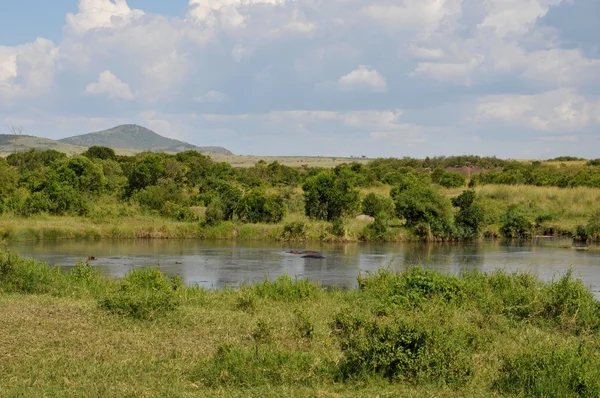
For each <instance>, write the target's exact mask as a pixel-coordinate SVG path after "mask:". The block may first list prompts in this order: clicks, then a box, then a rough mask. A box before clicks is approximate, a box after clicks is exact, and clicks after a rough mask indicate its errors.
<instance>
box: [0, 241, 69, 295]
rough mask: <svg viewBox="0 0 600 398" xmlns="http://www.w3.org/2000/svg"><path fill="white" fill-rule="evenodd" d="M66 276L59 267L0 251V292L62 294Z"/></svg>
mask: <svg viewBox="0 0 600 398" xmlns="http://www.w3.org/2000/svg"><path fill="white" fill-rule="evenodd" d="M63 285H64V275H63V274H62V273H61V271H60V269H59V268H58V267H52V268H50V267H49V266H48V264H46V263H42V262H40V261H36V260H32V259H23V258H21V257H19V255H18V254H14V253H12V252H9V251H0V290H4V291H9V292H18V293H28V294H40V293H42V294H43V293H62V290H63V289H61V287H62V286H63Z"/></svg>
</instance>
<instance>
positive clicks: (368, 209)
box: [362, 193, 394, 217]
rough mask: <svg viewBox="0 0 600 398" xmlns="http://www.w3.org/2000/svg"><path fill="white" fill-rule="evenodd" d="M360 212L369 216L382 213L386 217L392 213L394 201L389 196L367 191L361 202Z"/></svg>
mask: <svg viewBox="0 0 600 398" xmlns="http://www.w3.org/2000/svg"><path fill="white" fill-rule="evenodd" d="M362 212H363V214H366V215H368V216H371V217H375V216H376V215H378V214H381V213H383V214H384V215H386V216H387V217H391V216H393V215H394V201H393V200H392V199H391V198H385V197H383V196H379V195H376V194H374V193H369V194H368V195H367V196H366V197H365V198H364V199H363V202H362Z"/></svg>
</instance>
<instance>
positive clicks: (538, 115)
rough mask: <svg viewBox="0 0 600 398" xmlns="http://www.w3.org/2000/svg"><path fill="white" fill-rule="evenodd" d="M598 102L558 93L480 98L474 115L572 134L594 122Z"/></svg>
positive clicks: (547, 130) (540, 129) (567, 92)
mask: <svg viewBox="0 0 600 398" xmlns="http://www.w3.org/2000/svg"><path fill="white" fill-rule="evenodd" d="M598 111H600V102H598V101H597V100H593V99H586V98H585V97H583V96H581V95H578V94H576V93H575V92H574V91H573V90H570V89H559V90H555V91H550V92H546V93H543V94H534V95H494V96H488V97H484V98H482V99H481V100H480V101H479V103H478V105H477V113H478V115H479V117H480V118H482V119H483V120H499V121H502V122H505V123H508V124H513V125H520V126H524V127H528V128H531V129H533V130H537V131H543V132H558V133H560V132H576V131H579V130H581V129H583V128H585V127H587V126H588V125H589V124H590V123H591V122H593V121H594V118H595V115H597V113H598Z"/></svg>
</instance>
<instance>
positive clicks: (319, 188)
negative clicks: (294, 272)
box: [0, 147, 600, 242]
mask: <svg viewBox="0 0 600 398" xmlns="http://www.w3.org/2000/svg"><path fill="white" fill-rule="evenodd" d="M244 166H245V167H233V166H232V165H231V164H229V163H226V162H219V161H216V160H213V158H211V157H209V156H206V155H202V154H200V153H198V152H196V151H187V152H181V153H178V154H165V153H156V152H144V153H140V154H137V155H131V156H127V155H117V154H115V152H114V150H112V149H110V148H106V147H91V148H89V149H88V150H86V151H85V152H84V153H83V154H82V155H73V156H67V155H65V154H63V153H61V152H57V151H54V150H35V149H33V150H29V151H26V152H17V153H13V154H11V155H9V156H8V157H6V159H2V158H0V240H2V241H4V242H10V241H17V240H41V239H70V238H85V239H103V238H111V239H126V238H197V239H198V238H199V239H209V238H210V239H232V238H235V239H262V240H292V241H298V240H300V241H301V240H312V241H315V240H320V241H392V242H393V241H404V240H428V241H440V240H443V241H459V240H477V239H482V238H498V237H503V238H517V239H530V238H532V237H534V236H536V235H540V234H542V235H561V236H570V237H574V238H575V239H578V240H596V239H598V237H599V236H600V212H599V211H598V209H599V208H600V199H599V198H600V195H599V194H600V167H598V161H596V160H591V161H583V160H581V159H576V158H557V159H551V160H549V161H547V162H539V161H534V162H524V161H510V160H502V159H497V158H481V157H477V156H460V157H448V158H446V157H439V158H426V159H413V158H402V159H393V158H391V159H374V160H365V159H361V160H360V161H352V162H349V163H341V164H337V165H335V166H333V165H328V167H325V166H324V165H319V164H315V165H309V164H302V165H298V166H288V165H284V164H281V163H279V162H278V161H273V162H271V163H267V162H266V161H263V160H261V161H258V162H256V163H255V164H254V165H253V166H248V165H244ZM359 215H360V216H361V217H359V218H358V219H357V216H359Z"/></svg>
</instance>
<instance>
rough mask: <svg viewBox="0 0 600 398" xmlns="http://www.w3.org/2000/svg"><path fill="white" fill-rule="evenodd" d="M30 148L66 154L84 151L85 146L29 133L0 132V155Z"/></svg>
mask: <svg viewBox="0 0 600 398" xmlns="http://www.w3.org/2000/svg"><path fill="white" fill-rule="evenodd" d="M31 148H36V149H42V150H45V149H54V150H55V151H59V152H63V153H66V154H68V155H75V154H79V153H82V152H85V150H86V149H87V148H85V147H82V146H77V145H71V144H67V143H65V142H59V141H54V140H50V139H48V138H41V137H34V136H31V135H19V136H16V140H15V136H14V135H12V134H0V156H7V155H10V154H11V153H15V152H23V151H27V150H29V149H31Z"/></svg>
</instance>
